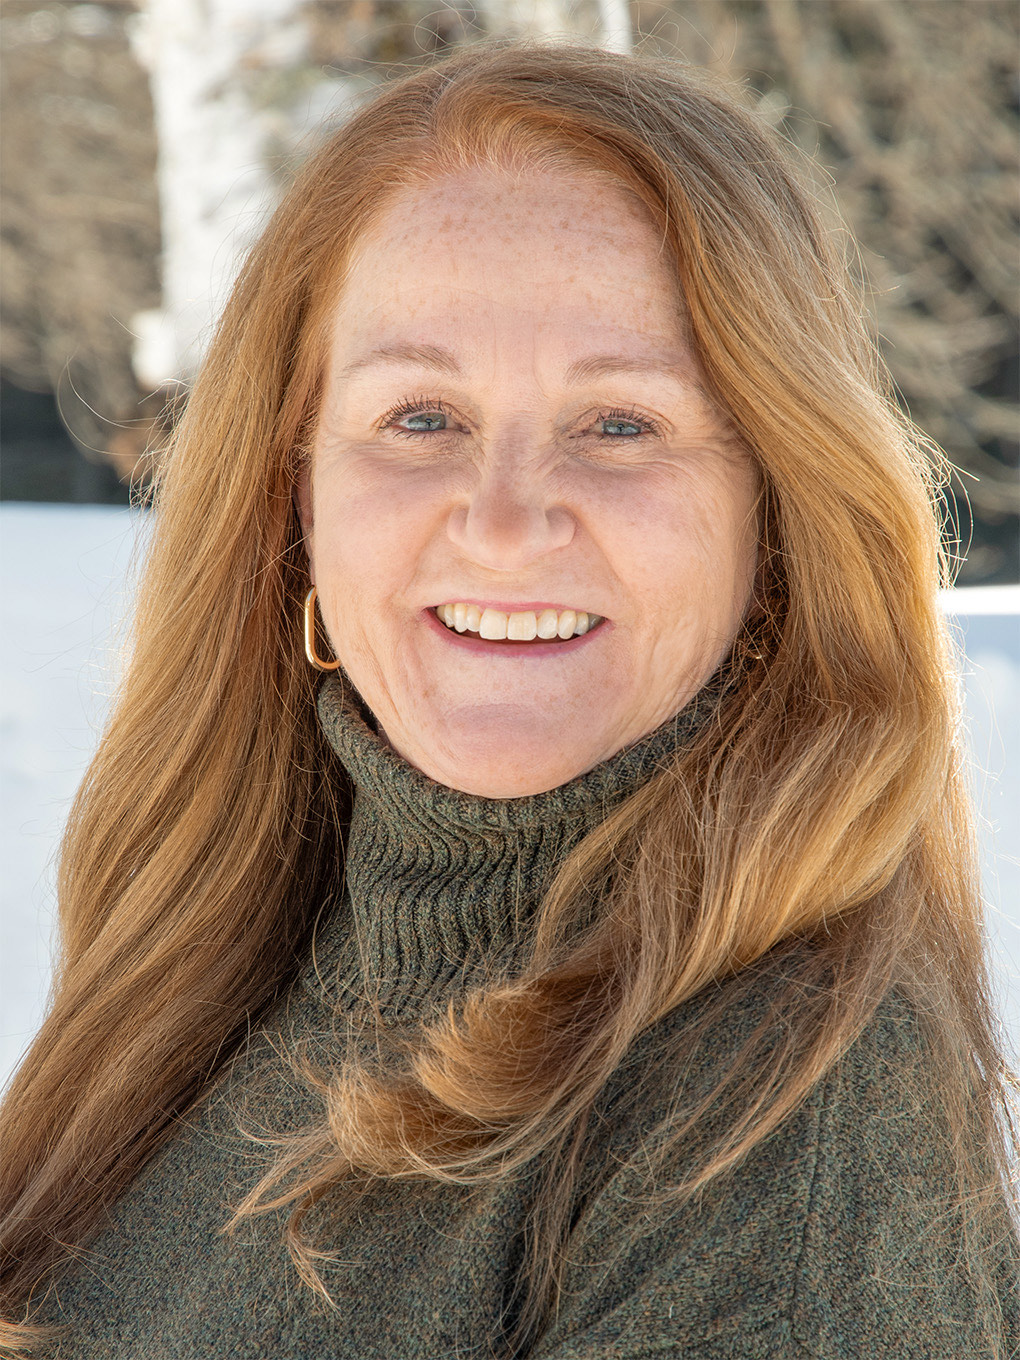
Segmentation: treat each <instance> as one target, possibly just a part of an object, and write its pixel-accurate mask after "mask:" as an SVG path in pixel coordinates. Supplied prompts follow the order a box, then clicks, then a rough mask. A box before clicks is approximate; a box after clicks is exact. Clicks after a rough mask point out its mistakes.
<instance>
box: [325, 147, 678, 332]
mask: <svg viewBox="0 0 1020 1360" xmlns="http://www.w3.org/2000/svg"><path fill="white" fill-rule="evenodd" d="M661 245H662V242H661V232H660V231H659V229H658V227H657V226H656V225H655V223H654V222H653V221H652V220H651V217H650V215H649V213H648V212H647V210H646V209H645V207H644V206H643V205H642V204H641V203H640V202H639V201H638V199H637V198H636V197H635V196H634V195H633V194H632V193H630V192H629V191H627V190H626V189H624V188H623V187H621V186H619V185H616V184H613V183H611V182H608V181H606V180H605V179H599V178H595V177H594V176H585V175H578V176H576V177H574V178H565V177H563V176H562V175H553V174H551V173H548V172H546V173H538V172H535V173H533V174H530V175H525V176H517V177H511V176H510V175H508V174H506V173H505V172H502V171H499V170H496V169H495V168H486V169H481V170H473V171H464V172H461V173H459V174H456V175H449V176H446V177H444V178H442V179H438V180H432V181H425V182H423V183H422V184H421V185H419V186H416V187H412V188H409V189H404V190H401V191H400V193H399V194H398V195H397V196H396V197H395V198H394V199H392V200H391V201H390V202H389V204H388V206H387V207H386V208H385V209H384V210H383V211H382V213H381V214H380V216H379V218H378V219H377V221H376V222H375V224H374V225H373V227H372V228H371V229H370V230H369V231H368V232H366V234H365V235H364V236H363V238H362V239H361V241H360V242H359V244H358V246H357V247H356V249H355V251H354V254H353V257H352V260H351V264H350V269H349V273H348V276H347V283H346V286H345V288H344V290H343V293H344V296H343V298H342V299H341V304H340V310H341V311H342V312H343V313H344V314H345V319H344V325H345V326H352V325H353V326H356V327H359V328H360V327H361V324H362V323H363V322H364V321H365V320H366V319H368V315H369V314H370V313H373V312H374V313H379V312H385V313H386V314H387V317H388V318H389V316H394V315H395V316H397V317H400V316H403V317H408V316H409V312H410V310H411V309H415V308H417V307H419V306H421V305H423V302H424V305H428V306H431V305H433V304H434V303H435V302H436V301H437V300H438V301H439V303H440V305H441V302H442V298H441V297H438V299H437V295H438V294H441V292H442V290H443V289H447V290H457V289H463V291H464V293H465V295H472V296H475V297H479V298H487V299H489V300H490V301H492V302H493V303H494V304H496V305H497V306H499V305H503V304H504V303H505V304H507V305H511V306H513V307H515V308H520V307H524V306H528V305H534V306H537V307H539V308H547V307H549V306H550V305H553V304H554V302H555V297H550V296H549V290H551V289H555V290H556V293H557V294H559V295H562V294H563V292H564V290H566V289H573V290H574V292H575V295H577V296H580V295H584V296H585V298H586V299H587V298H591V299H592V300H594V299H596V298H598V297H599V296H601V295H603V294H604V295H606V296H609V295H613V294H616V295H620V296H621V297H625V296H626V294H627V293H628V292H629V293H631V294H634V295H635V296H634V305H635V307H638V306H640V307H641V308H644V309H646V310H647V309H648V308H653V309H654V311H655V314H656V317H657V318H658V319H665V318H666V317H667V316H668V313H670V312H675V310H676V303H677V302H678V300H679V299H678V297H677V288H676V280H675V277H674V273H673V268H672V262H671V260H670V259H669V257H668V253H667V252H664V251H663V250H662V248H661ZM426 300H427V301H426ZM674 325H675V321H674Z"/></svg>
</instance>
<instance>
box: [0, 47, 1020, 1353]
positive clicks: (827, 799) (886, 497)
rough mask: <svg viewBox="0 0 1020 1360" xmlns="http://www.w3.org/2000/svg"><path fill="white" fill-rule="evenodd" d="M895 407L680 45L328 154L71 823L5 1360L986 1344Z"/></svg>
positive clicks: (477, 71) (851, 315)
mask: <svg viewBox="0 0 1020 1360" xmlns="http://www.w3.org/2000/svg"><path fill="white" fill-rule="evenodd" d="M883 382H884V380H883V379H882V376H881V372H880V369H879V366H878V364H877V361H876V359H875V356H874V353H873V350H872V348H871V346H870V345H869V343H868V341H867V340H866V338H865V333H864V330H863V327H862V323H861V319H860V315H859V312H858V309H857V304H856V303H855V301H854V298H853V296H852V293H851V291H850V290H849V288H848V285H847V281H846V275H845V271H844V269H843V266H842V265H841V263H840V261H839V259H838V256H837V252H836V251H835V249H834V247H833V244H832V242H831V241H830V239H829V235H828V233H827V232H826V231H825V230H824V229H823V227H822V226H821V225H820V224H819V219H818V216H817V215H816V212H815V210H814V208H813V207H812V205H811V202H810V199H809V197H808V195H807V194H806V193H805V191H804V190H803V189H802V188H801V187H799V185H798V183H797V181H796V178H795V177H794V175H793V173H792V172H791V170H790V169H789V168H788V166H787V165H786V162H785V159H784V155H783V153H782V151H781V149H780V147H779V145H778V144H777V142H776V139H775V138H774V137H773V136H772V135H771V134H770V133H769V132H767V131H766V130H765V129H763V128H762V127H761V126H759V124H758V123H757V121H756V120H755V118H754V117H753V116H752V115H751V114H749V113H748V112H746V111H745V110H744V109H743V108H742V106H741V105H740V104H739V102H738V101H737V100H736V99H735V98H734V97H733V96H732V95H730V94H728V93H725V92H723V91H721V90H720V89H718V88H717V87H716V86H714V85H711V84H708V83H705V82H703V81H702V80H701V79H699V78H698V77H697V76H696V75H694V74H693V73H691V72H689V71H686V70H684V69H682V68H678V67H676V66H674V65H659V64H656V63H654V62H651V61H648V60H645V59H624V58H621V57H619V56H616V55H612V54H607V53H603V52H601V51H597V50H589V49H586V48H583V47H578V48H569V47H541V46H528V45H520V44H518V45H497V46H482V47H472V48H469V49H467V50H465V51H462V52H460V53H458V54H457V55H455V56H454V57H453V58H452V59H450V60H448V61H446V62H444V63H442V64H440V65H437V66H434V67H432V68H430V69H427V70H423V71H420V72H419V73H417V74H415V75H413V76H411V77H409V78H407V79H405V80H402V81H399V82H397V83H396V84H393V85H391V86H389V87H388V88H386V89H384V90H383V91H382V92H381V93H380V94H379V95H378V96H377V97H376V98H375V99H374V100H372V101H371V102H370V103H368V104H367V105H365V106H364V107H363V108H362V109H361V110H360V111H359V112H358V113H357V114H356V115H355V116H354V117H353V118H352V119H351V121H350V122H349V123H347V124H346V126H344V127H343V128H342V129H341V130H340V131H339V133H337V134H336V136H335V137H334V138H333V139H332V141H330V142H328V143H327V144H326V145H325V146H324V148H323V149H322V151H321V152H320V153H319V154H318V155H317V156H316V157H315V158H313V159H312V160H311V162H310V163H309V164H307V165H306V166H305V168H304V170H303V172H302V174H301V175H300V177H299V179H298V182H297V184H296V185H295V187H294V189H293V190H292V192H291V194H290V196H289V197H288V198H287V200H286V201H285V202H284V204H283V206H282V207H281V209H280V210H279V212H278V213H277V215H276V217H275V219H274V221H273V223H272V224H271V225H270V227H269V229H268V231H267V232H266V234H265V236H264V238H263V240H262V241H261V243H260V244H259V245H258V246H257V247H256V249H255V250H254V252H253V254H252V256H251V258H250V260H249V262H248V264H247V266H246V268H245V270H244V273H243V276H242V278H241V279H240V282H239V283H238V285H237V287H236V290H235V292H234V295H233V297H232V300H231V302H230V304H229V306H228V308H227V311H226V314H225V316H224V318H223V322H222V324H221V327H220V329H219V332H218V335H217V337H216V339H215V341H214V343H213V346H212V350H211V353H210V356H209V359H208V362H207V365H206V367H205V370H204V372H203V374H202V376H201V378H200V380H199V381H198V383H197V384H196V387H195V390H194V393H193V395H192V397H191V401H190V405H189V409H188V413H187V416H186V418H185V421H184V424H183V427H182V428H181V430H180V433H179V437H178V439H177V443H176V447H175V449H174V450H173V453H172V455H171V457H170V458H169V459H168V461H167V464H166V468H165V472H164V474H163V477H162V482H161V487H160V491H159V501H158V504H159V509H158V512H157V513H158V520H157V523H158V531H157V535H156V539H155V542H154V545H153V548H152V551H151V555H150V559H149V562H148V567H147V576H146V581H145V585H144V589H143V591H142V594H141V599H140V604H139V609H138V616H137V630H136V639H135V646H134V652H133V662H132V666H131V668H130V672H129V674H128V676H127V679H126V682H125V685H124V688H123V692H122V695H121V698H120V702H119V704H118V706H117V708H116V711H115V713H114V717H113V720H112V722H111V725H110V728H109V731H108V732H107V734H106V737H105V739H104V742H103V744H102V747H101V749H100V752H99V754H98V756H97V758H96V761H95V763H94V765H93V768H92V770H91V772H90V774H89V777H88V779H87V781H86V784H85V787H84V789H83V791H82V794H81V796H80V799H79V802H78V804H77V807H76V810H75V813H74V816H73V818H72V822H71V825H70V827H69V830H68V838H67V843H66V847H65V854H64V860H63V868H62V878H61V895H62V896H61V902H62V912H63V915H62V955H61V966H60V972H59V977H58V983H57V988H56V992H55V997H54V1002H53V1008H52V1011H51V1013H50V1016H49V1018H48V1020H47V1022H46V1024H45V1026H44V1027H43V1030H42V1032H41V1033H40V1035H39V1037H38V1039H37V1041H36V1043H35V1045H34V1047H33V1048H32V1050H31V1052H30V1054H29V1056H28V1058H27V1059H26V1062H25V1064H24V1066H23V1067H22V1069H21V1072H20V1074H19V1076H18V1078H17V1081H16V1083H15V1085H14V1087H13V1089H12V1091H11V1093H10V1097H9V1100H8V1102H7V1106H6V1113H5V1119H6V1125H7V1131H6V1145H7V1154H6V1161H5V1170H4V1175H5V1183H6V1188H5V1205H6V1219H5V1229H4V1238H5V1244H6V1249H7V1261H8V1268H7V1273H6V1280H7V1284H6V1290H7V1299H8V1309H9V1316H10V1318H11V1320H12V1322H11V1326H10V1328H9V1331H8V1336H9V1344H10V1346H11V1347H12V1349H13V1348H14V1347H15V1346H16V1345H20V1346H21V1347H22V1348H23V1349H25V1350H27V1351H29V1352H31V1350H32V1349H33V1347H34V1345H35V1344H36V1343H39V1344H42V1343H43V1342H45V1343H47V1344H48V1345H50V1347H51V1348H52V1349H53V1351H54V1353H56V1354H59V1355H68V1356H71V1355H73V1356H75V1357H91V1356H104V1357H111V1356H139V1355H144V1356H146V1357H155V1356H175V1357H176V1356H185V1355H186V1356H213V1355H225V1354H230V1355H231V1356H237V1357H242V1356H243V1357H255V1356H281V1357H282V1356H294V1357H298V1356H311V1355H329V1356H335V1357H368V1356H378V1357H384V1356H385V1357H401V1358H402V1360H408V1358H409V1357H419V1356H420V1357H426V1356H427V1357H436V1356H454V1355H458V1356H467V1355H479V1356H481V1355H496V1356H510V1355H517V1356H525V1355H526V1356H529V1357H530V1356H533V1357H543V1358H546V1360H578V1358H579V1357H586V1358H591V1357H596V1356H609V1355H612V1356H616V1357H632V1358H633V1360H637V1357H647V1356H652V1355H666V1354H671V1355H684V1356H695V1355H696V1356H704V1357H706V1360H707V1357H737V1356H739V1357H745V1356H747V1357H751V1356H770V1357H771V1356H780V1355H782V1356H787V1355H789V1356H794V1355H799V1356H822V1357H843V1356H846V1357H849V1356H854V1357H858V1356H861V1355H864V1354H876V1355H896V1356H918V1357H920V1356H950V1355H952V1356H957V1357H961V1356H978V1355H982V1356H983V1355H986V1354H989V1353H991V1354H996V1355H999V1356H1005V1355H1007V1354H1009V1353H1010V1349H1011V1347H1012V1345H1013V1344H1014V1343H1015V1341H1016V1338H1017V1330H1016V1328H1017V1302H1016V1295H1015V1290H1014V1285H1013V1277H1014V1272H1015V1262H1016V1245H1017V1244H1016V1238H1015V1235H1014V1232H1013V1228H1012V1223H1011V1216H1010V1200H1009V1197H1008V1195H1007V1193H1006V1191H1005V1189H1004V1176H1005V1166H1006V1149H1005V1133H1004V1131H1003V1130H1004V1126H1005V1123H1007V1122H1008V1106H1007V1104H1006V1085H1007V1072H1006V1068H1005V1065H1004V1062H1003V1059H1002V1056H1001V1054H1000V1052H999V1050H998V1048H997V1046H996V1040H995V1037H994V1033H993V1028H992V1022H991V1019H990V1012H989V1008H988V1004H987V1000H986V993H985V982H984V977H983V972H982V953H981V938H982V936H981V921H980V907H979V898H978V889H977V884H976V878H975V870H974V856H973V849H972V846H971V840H970V830H969V818H968V810H967V806H966V801H965V798H964V795H963V792H962V784H961V775H960V769H959V763H958V755H957V749H956V735H955V726H956V720H955V705H956V696H955V685H954V681H953V678H952V665H951V655H950V652H949V649H948V647H947V642H946V637H945V633H944V629H943V626H942V624H941V621H940V617H939V614H938V610H937V604H936V590H937V587H938V585H939V530H938V522H937V516H936V514H935V513H934V512H933V499H932V487H931V485H930V478H929V472H928V467H929V464H928V462H927V461H926V458H925V453H926V450H924V449H923V448H922V447H921V446H920V444H919V443H918V442H917V441H916V439H915V438H914V436H913V434H912V432H911V431H910V430H909V428H908V427H907V426H906V425H905V424H904V422H903V420H902V419H901V418H900V416H899V415H898V414H897V413H896V411H895V409H894V407H893V406H892V405H891V404H890V402H889V400H888V398H887V396H886V393H885V388H884V385H883ZM302 618H303V627H302ZM302 634H303V636H302ZM341 663H342V669H340V667H341ZM323 672H327V674H325V675H324V674H323Z"/></svg>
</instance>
